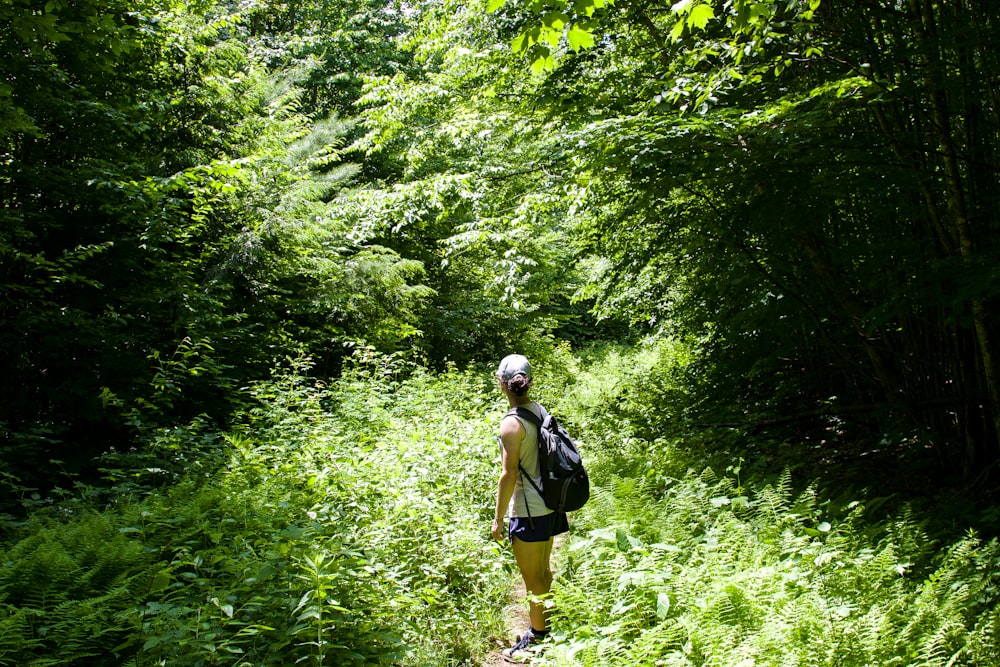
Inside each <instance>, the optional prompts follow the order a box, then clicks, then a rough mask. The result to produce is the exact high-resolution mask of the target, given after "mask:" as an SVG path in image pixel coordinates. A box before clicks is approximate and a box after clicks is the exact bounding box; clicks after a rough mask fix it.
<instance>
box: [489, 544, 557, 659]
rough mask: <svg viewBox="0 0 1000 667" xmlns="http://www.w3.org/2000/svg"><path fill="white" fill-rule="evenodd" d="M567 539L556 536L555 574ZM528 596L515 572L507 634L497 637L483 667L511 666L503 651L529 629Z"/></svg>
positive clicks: (505, 613) (506, 614)
mask: <svg viewBox="0 0 1000 667" xmlns="http://www.w3.org/2000/svg"><path fill="white" fill-rule="evenodd" d="M565 541H566V535H557V536H556V538H555V542H554V544H553V549H552V561H553V562H552V565H553V574H555V566H556V565H557V564H558V556H557V554H558V553H559V547H561V546H562V544H563V542H565ZM526 596H527V591H526V590H525V588H524V582H523V581H522V580H521V577H520V576H519V575H516V574H515V579H514V582H513V584H512V585H511V599H510V602H509V603H508V604H507V606H506V607H504V610H503V617H504V630H505V634H504V636H503V637H501V638H499V639H497V642H496V647H495V649H494V650H493V652H492V653H490V654H489V655H488V656H486V657H485V658H484V659H483V662H482V664H481V667H498V666H499V665H508V666H509V665H510V664H511V663H510V662H507V661H506V660H504V659H503V655H502V654H501V653H502V651H503V650H504V649H505V648H508V647H509V646H511V645H512V644H513V643H514V642H515V641H516V640H517V638H518V637H519V636H520V635H521V634H522V633H523V632H524V631H525V630H527V629H528V625H529V624H530V623H531V620H530V618H529V616H528V603H527V602H526V601H525V597H526Z"/></svg>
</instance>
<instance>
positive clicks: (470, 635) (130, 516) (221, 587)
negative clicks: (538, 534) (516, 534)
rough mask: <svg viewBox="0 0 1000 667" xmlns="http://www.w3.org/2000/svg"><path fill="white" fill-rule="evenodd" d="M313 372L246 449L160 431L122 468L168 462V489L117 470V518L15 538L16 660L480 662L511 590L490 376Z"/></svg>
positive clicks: (368, 368)
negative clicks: (499, 513)
mask: <svg viewBox="0 0 1000 667" xmlns="http://www.w3.org/2000/svg"><path fill="white" fill-rule="evenodd" d="M308 369H309V364H308V363H307V362H305V361H304V360H297V361H290V362H289V363H288V364H287V368H286V369H285V370H282V371H280V372H278V373H276V375H275V377H274V379H273V380H271V381H267V382H260V383H257V384H255V385H254V387H253V389H252V393H253V396H254V400H255V402H256V406H257V407H256V408H254V409H253V411H252V412H250V413H248V414H247V415H246V419H245V422H244V423H243V424H242V425H241V426H240V427H238V428H236V429H234V430H232V431H230V432H227V433H225V434H222V435H221V436H220V434H218V433H216V434H214V437H211V436H212V435H213V434H211V433H210V432H206V431H205V430H204V425H202V426H201V427H197V426H192V427H191V428H188V429H174V430H173V431H171V432H169V433H168V432H166V431H161V432H158V433H156V434H154V435H156V438H157V440H156V442H154V443H151V445H150V447H149V448H147V449H145V450H144V454H143V455H142V456H143V457H145V458H142V457H138V456H136V457H131V458H130V457H119V458H118V459H117V460H116V461H113V463H116V464H117V465H118V466H125V465H132V466H138V465H145V466H150V467H151V465H152V464H153V460H152V458H151V457H152V456H153V455H154V454H156V455H157V456H159V457H160V460H159V461H158V463H159V464H160V465H162V466H163V467H162V468H160V469H159V470H160V479H164V478H165V479H166V481H168V482H169V483H168V484H166V485H163V484H162V482H161V485H160V486H159V488H155V487H154V486H153V485H152V484H150V480H148V479H147V480H146V481H145V482H143V479H142V478H139V471H138V470H137V469H134V472H135V476H134V477H133V476H132V475H129V474H128V471H127V470H124V469H121V468H117V469H116V471H109V473H110V472H114V473H115V474H114V478H115V481H116V482H117V486H116V489H115V493H114V495H113V496H111V499H112V502H113V503H114V504H115V505H116V509H115V510H105V511H103V512H101V513H96V512H93V511H88V512H86V513H84V514H83V515H80V514H79V512H80V511H81V510H79V509H73V508H79V507H80V506H86V504H87V503H86V501H85V500H81V501H77V502H75V503H69V502H67V503H64V504H61V505H59V506H58V507H64V508H67V511H68V512H69V513H66V512H64V513H63V514H62V515H59V516H60V520H59V521H56V520H55V518H53V519H52V520H50V521H49V522H48V523H46V524H45V525H44V526H42V525H41V523H40V520H39V523H38V524H35V523H29V524H26V525H24V526H21V527H20V528H16V527H14V526H13V525H12V526H11V528H10V531H9V533H8V538H7V539H8V540H9V543H10V547H9V548H8V549H7V550H6V552H5V553H4V556H3V559H2V560H3V562H4V563H5V564H4V569H3V571H2V577H0V604H2V605H3V610H4V616H3V619H2V622H3V623H4V632H5V637H6V638H7V639H6V640H5V642H6V643H5V650H8V649H7V646H9V647H10V648H9V653H6V654H4V655H3V657H4V659H7V660H8V661H10V660H14V657H13V656H17V657H16V660H17V661H19V662H18V663H17V664H25V662H24V661H25V660H38V661H39V662H38V664H66V662H74V661H75V662H74V664H111V661H114V664H123V663H126V661H127V664H132V665H152V664H162V663H163V662H164V661H166V662H167V663H171V664H192V665H195V664H232V665H237V664H244V665H246V664H265V663H267V664H272V663H274V662H278V663H281V664H294V663H296V662H302V663H305V664H317V665H318V664H338V665H349V664H358V665H361V664H396V665H425V664H448V663H449V662H452V663H454V664H459V663H463V662H464V663H466V664H468V661H469V660H471V658H472V656H474V655H478V654H480V652H481V651H482V648H483V646H484V645H485V643H486V641H487V636H488V635H489V634H493V635H499V634H500V633H501V632H502V631H501V629H500V627H499V624H500V623H501V618H500V611H501V607H500V605H499V604H498V601H499V600H502V599H503V597H504V596H505V595H506V593H507V589H508V582H509V577H510V574H511V570H510V567H511V566H510V562H509V560H505V559H503V558H501V557H500V556H499V553H498V549H497V547H496V546H494V545H493V544H492V543H491V542H490V539H489V536H488V534H487V533H486V531H484V530H483V526H485V525H487V524H488V520H489V516H490V515H491V513H492V497H491V493H492V489H493V487H494V485H495V474H496V471H495V461H496V455H497V454H496V449H495V443H494V440H493V437H492V435H491V430H492V429H493V428H495V427H496V418H497V417H498V416H499V414H500V413H501V411H500V410H499V409H496V396H495V388H494V387H493V385H492V382H491V378H490V376H489V375H488V374H485V375H480V374H471V373H459V372H457V371H451V372H448V373H446V374H443V375H441V376H439V377H433V376H430V375H429V374H428V373H427V372H426V371H423V370H421V369H420V368H418V367H415V366H413V365H412V364H409V363H407V362H405V361H403V360H402V358H401V357H399V356H395V357H386V356H383V355H380V354H377V353H376V352H374V351H373V350H371V349H370V348H359V349H358V351H357V353H356V354H355V355H354V356H353V357H352V362H351V363H350V365H349V366H348V368H347V371H346V373H345V377H344V379H343V380H341V381H339V382H337V383H335V384H333V385H331V386H329V387H323V386H320V385H318V384H317V383H315V382H313V381H311V380H308V379H307V378H306V377H305V376H304V375H303V373H305V372H307V371H308ZM486 411H490V412H493V413H495V416H494V418H493V419H490V418H487V417H485V413H486ZM168 472H169V473H170V474H169V475H167V474H166V473H168ZM149 474H150V473H149V472H148V471H144V475H149ZM152 474H153V479H152V481H153V482H155V481H156V480H157V475H156V474H155V473H152ZM136 478H139V479H136ZM138 482H143V484H139V483H138ZM137 491H141V493H137ZM67 614H75V617H72V616H67ZM71 618H72V623H69V619H71ZM470 627H478V628H480V629H479V630H478V631H470V630H469V628H470ZM4 664H7V663H4ZM10 664H14V663H12V662H11V663H10Z"/></svg>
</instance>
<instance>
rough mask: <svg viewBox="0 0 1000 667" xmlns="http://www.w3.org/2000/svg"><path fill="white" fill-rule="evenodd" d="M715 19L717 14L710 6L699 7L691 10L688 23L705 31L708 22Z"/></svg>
mask: <svg viewBox="0 0 1000 667" xmlns="http://www.w3.org/2000/svg"><path fill="white" fill-rule="evenodd" d="M714 18H715V12H714V11H713V10H712V7H711V6H709V5H698V6H697V7H695V8H694V9H692V10H691V14H690V15H689V16H688V18H687V23H688V25H689V26H691V27H693V28H699V29H700V30H704V29H705V26H706V25H707V24H708V22H709V21H710V20H712V19H714Z"/></svg>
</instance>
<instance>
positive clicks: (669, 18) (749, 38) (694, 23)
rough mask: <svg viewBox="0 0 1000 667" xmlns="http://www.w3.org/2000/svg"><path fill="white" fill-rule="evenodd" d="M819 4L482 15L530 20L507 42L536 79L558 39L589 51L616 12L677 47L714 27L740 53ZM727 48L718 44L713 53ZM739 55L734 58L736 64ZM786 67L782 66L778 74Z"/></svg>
mask: <svg viewBox="0 0 1000 667" xmlns="http://www.w3.org/2000/svg"><path fill="white" fill-rule="evenodd" d="M820 2H821V0H804V1H802V2H783V1H782V0H763V1H756V0H727V1H726V2H721V3H720V2H712V1H710V0H680V1H679V2H676V3H675V4H673V5H671V6H670V7H669V9H668V10H667V11H666V12H664V11H663V10H662V9H657V8H655V7H652V6H648V5H647V6H634V7H633V6H631V5H630V4H629V3H627V2H619V4H618V5H617V6H615V0H575V1H571V0H530V1H529V0H524V1H519V0H489V2H488V3H487V11H489V12H499V11H501V10H503V9H504V8H508V9H511V10H514V11H517V10H521V11H524V12H526V13H527V14H528V15H529V16H533V17H534V18H527V19H526V20H525V21H524V27H523V28H522V29H521V30H520V32H519V33H518V34H517V36H516V37H514V39H513V41H512V42H511V48H512V50H513V51H514V53H517V54H523V55H524V56H526V57H527V58H528V59H529V61H530V63H531V69H532V71H533V72H535V73H536V74H540V73H541V72H543V71H551V70H553V69H554V67H555V63H556V58H557V56H558V54H559V53H560V50H561V45H562V44H563V40H565V44H566V45H567V46H569V48H570V49H572V50H573V51H574V52H579V51H582V50H584V49H588V48H592V47H594V46H595V44H596V43H597V42H598V41H600V40H602V39H612V38H611V37H610V36H609V35H607V34H604V33H605V30H606V28H607V20H606V19H607V14H608V13H609V12H610V11H612V9H615V8H617V9H618V10H619V11H620V12H622V13H625V14H630V15H634V16H635V17H636V18H637V19H639V20H644V21H646V22H648V23H649V24H650V25H652V21H651V20H650V15H651V14H653V13H654V12H655V13H656V14H657V15H663V17H662V18H658V22H660V23H661V25H659V26H657V27H656V28H655V30H656V31H657V32H662V34H663V35H667V36H668V39H669V40H670V41H671V42H680V41H681V40H683V39H684V38H685V37H687V36H691V35H694V34H695V33H699V32H700V33H704V32H705V31H706V30H708V29H709V28H710V27H711V25H712V24H715V23H717V24H720V25H722V26H723V27H724V29H725V30H726V32H727V33H728V34H729V35H730V41H729V44H728V46H730V47H732V46H733V45H735V44H736V43H737V42H739V43H740V44H741V47H742V49H741V50H742V51H743V52H744V53H748V52H749V51H750V50H752V49H754V48H756V47H757V46H759V44H758V42H762V41H763V40H765V39H767V38H768V36H769V34H771V33H772V31H774V29H775V24H776V23H780V27H781V28H784V27H787V25H788V23H789V22H790V23H795V24H798V25H802V24H804V23H807V22H809V21H811V20H812V18H813V16H814V14H815V12H816V11H817V10H818V9H819V7H820ZM719 46H721V47H723V48H725V47H726V46H727V44H726V40H725V39H724V38H723V39H721V40H720V43H719V44H718V46H717V48H718V47H719ZM741 59H742V55H739V54H737V55H736V62H737V63H738V62H739V61H740V60H741ZM785 66H787V64H782V65H781V67H780V68H779V70H778V73H780V70H781V69H783V68H784V67H785Z"/></svg>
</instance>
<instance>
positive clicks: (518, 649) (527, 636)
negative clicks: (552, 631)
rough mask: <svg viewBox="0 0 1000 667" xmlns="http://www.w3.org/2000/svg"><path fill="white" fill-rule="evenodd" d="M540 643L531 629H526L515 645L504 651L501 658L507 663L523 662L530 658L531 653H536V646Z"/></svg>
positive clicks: (539, 639)
mask: <svg viewBox="0 0 1000 667" xmlns="http://www.w3.org/2000/svg"><path fill="white" fill-rule="evenodd" d="M546 634H548V633H546ZM540 641H542V639H541V638H540V637H537V636H535V632H534V631H533V630H532V629H531V628H528V631H527V632H525V633H524V634H523V635H521V637H520V638H519V639H518V640H517V643H516V644H514V645H513V646H511V647H510V648H508V649H504V651H503V658H504V660H507V661H508V662H523V661H524V660H526V659H527V658H529V657H531V654H532V653H535V652H537V651H538V648H537V644H538V643H539V642H540Z"/></svg>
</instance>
